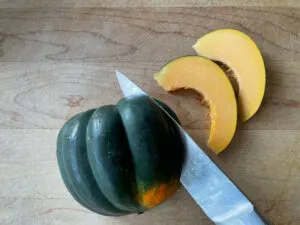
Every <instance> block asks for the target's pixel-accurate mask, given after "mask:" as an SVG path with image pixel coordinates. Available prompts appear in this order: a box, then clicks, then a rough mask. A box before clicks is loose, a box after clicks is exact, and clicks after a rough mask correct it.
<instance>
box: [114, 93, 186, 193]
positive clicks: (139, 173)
mask: <svg viewBox="0 0 300 225" xmlns="http://www.w3.org/2000/svg"><path fill="white" fill-rule="evenodd" d="M117 107H118V109H119V112H120V115H121V118H122V121H123V124H124V128H125V131H126V135H127V138H128V143H129V148H130V150H131V153H132V154H131V155H132V158H133V163H134V168H135V176H136V182H137V189H138V192H139V193H145V192H147V191H148V190H150V189H151V188H153V186H154V185H157V184H168V183H171V182H172V180H174V179H177V180H178V179H179V176H180V173H181V164H182V160H183V154H182V145H181V144H180V143H181V142H178V141H177V140H178V139H180V138H178V137H180V136H178V135H177V134H178V133H177V132H176V130H177V129H175V125H174V123H173V121H172V120H171V119H170V118H169V117H168V116H167V115H166V114H165V112H163V111H162V110H161V108H160V107H159V106H157V105H156V104H155V103H154V102H153V101H152V100H151V99H150V98H148V97H144V96H141V97H133V98H124V99H122V100H120V101H119V102H118V103H117ZM176 135H177V136H176Z"/></svg>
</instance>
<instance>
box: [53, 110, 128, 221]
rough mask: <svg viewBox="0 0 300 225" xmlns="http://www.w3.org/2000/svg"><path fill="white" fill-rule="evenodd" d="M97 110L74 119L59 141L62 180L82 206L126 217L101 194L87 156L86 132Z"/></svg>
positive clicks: (63, 129) (101, 212)
mask: <svg viewBox="0 0 300 225" xmlns="http://www.w3.org/2000/svg"><path fill="white" fill-rule="evenodd" d="M93 112H94V110H90V111H87V112H85V113H81V114H79V115H77V116H75V117H73V118H71V119H70V120H69V121H68V122H67V123H66V124H65V125H64V127H63V128H62V130H61V131H60V133H59V135H58V141H57V158H58V163H59V168H60V172H61V176H62V179H63V181H64V183H65V184H66V186H67V188H68V190H69V192H70V193H71V194H72V196H73V197H74V199H76V200H77V201H78V202H79V203H80V204H81V205H83V206H84V207H86V208H88V209H90V210H91V211H94V212H96V213H99V214H102V215H107V216H121V215H126V214H128V212H124V211H122V210H120V209H118V208H116V207H114V206H113V205H112V204H111V203H110V202H109V201H108V200H107V199H106V198H105V196H104V195H103V194H102V192H101V191H100V190H99V188H98V186H97V183H96V181H95V179H94V177H93V174H92V171H91V168H90V165H89V162H88V158H87V152H86V145H85V139H86V128H87V123H88V121H89V119H90V117H91V116H92V113H93Z"/></svg>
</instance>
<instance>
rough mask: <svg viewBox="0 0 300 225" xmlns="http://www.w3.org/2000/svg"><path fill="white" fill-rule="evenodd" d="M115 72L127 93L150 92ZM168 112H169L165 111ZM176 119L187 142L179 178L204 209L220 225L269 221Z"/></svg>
mask: <svg viewBox="0 0 300 225" xmlns="http://www.w3.org/2000/svg"><path fill="white" fill-rule="evenodd" d="M116 76H117V79H118V82H119V84H120V87H121V90H122V92H123V94H124V96H125V97H129V96H135V95H136V96H138V95H147V94H146V93H145V92H144V91H143V90H142V89H140V88H139V87H138V86H137V85H136V84H134V83H133V82H132V81H130V80H129V79H128V78H127V77H126V76H125V75H123V74H122V73H120V72H118V71H116ZM153 102H155V101H153ZM155 104H156V103H155ZM157 105H158V104H157ZM158 106H159V105H158ZM159 107H160V106H159ZM160 108H161V109H162V110H163V111H165V110H164V109H163V108H162V107H160ZM165 113H166V114H168V113H167V112H166V111H165ZM168 115H169V114H168ZM169 116H170V115H169ZM170 117H171V116H170ZM171 118H172V117H171ZM172 119H173V118H172ZM173 121H174V122H175V123H176V124H177V127H178V129H179V130H180V133H181V135H182V138H183V140H184V142H185V146H186V157H185V162H184V165H183V170H182V173H181V177H180V181H181V183H182V184H183V186H184V187H185V189H186V190H187V191H188V192H189V194H190V195H191V196H192V197H193V199H194V200H195V201H196V203H197V204H198V205H199V206H200V207H201V208H202V210H203V211H204V213H205V214H206V215H207V216H208V217H209V218H210V219H211V220H212V221H213V222H214V223H215V224H218V225H264V224H270V223H269V222H267V221H266V220H265V219H264V218H263V217H262V216H260V215H259V214H258V213H257V211H256V210H255V208H254V206H253V204H252V203H251V202H250V201H249V200H248V199H247V197H246V196H245V195H244V194H243V193H242V192H241V191H240V190H239V189H238V188H237V187H236V186H235V185H234V184H233V182H232V181H231V180H230V179H229V178H228V177H227V176H226V175H225V173H224V172H223V171H222V170H221V169H220V168H219V167H218V166H217V165H216V164H215V163H214V162H213V161H212V159H210V158H209V157H208V156H207V154H206V153H205V152H204V151H203V150H202V149H201V148H200V147H199V146H198V145H197V144H196V143H195V142H194V141H193V139H192V138H191V137H190V136H189V135H188V134H187V133H186V132H185V131H184V129H183V128H182V127H181V126H180V125H179V124H178V123H177V122H176V121H175V120H174V119H173Z"/></svg>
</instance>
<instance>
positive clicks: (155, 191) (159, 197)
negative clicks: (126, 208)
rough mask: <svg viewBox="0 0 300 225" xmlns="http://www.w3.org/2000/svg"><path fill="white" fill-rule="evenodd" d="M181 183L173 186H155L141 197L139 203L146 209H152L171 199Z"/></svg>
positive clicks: (172, 184) (175, 183)
mask: <svg viewBox="0 0 300 225" xmlns="http://www.w3.org/2000/svg"><path fill="white" fill-rule="evenodd" d="M178 187H179V182H178V181H176V182H172V183H171V184H159V185H155V186H153V187H152V188H151V189H149V190H147V191H146V192H145V193H143V194H142V195H141V196H140V197H139V202H140V203H141V204H142V205H143V206H144V207H146V208H148V209H151V208H153V207H155V206H156V205H158V204H160V203H162V202H163V201H165V200H167V199H168V198H170V197H171V196H172V195H173V194H174V193H175V192H176V190H177V189H178Z"/></svg>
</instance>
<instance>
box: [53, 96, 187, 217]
mask: <svg viewBox="0 0 300 225" xmlns="http://www.w3.org/2000/svg"><path fill="white" fill-rule="evenodd" d="M155 101H157V103H158V104H160V105H161V106H162V107H163V108H164V109H165V110H166V111H167V112H168V113H169V114H170V115H171V116H172V117H173V118H174V119H175V120H177V122H179V121H178V118H177V116H176V114H175V113H174V112H173V111H172V110H171V109H170V108H169V107H168V106H167V105H165V104H164V103H162V102H160V101H158V100H155ZM178 137H180V133H179V131H178V129H177V127H176V124H175V123H174V122H173V121H172V119H171V118H169V117H168V116H167V115H166V114H165V113H164V112H163V111H162V110H161V109H160V107H159V106H157V105H156V104H155V103H154V102H153V101H152V100H151V99H150V98H149V97H146V96H142V97H135V98H125V99H122V100H120V101H119V102H118V103H117V105H115V106H112V105H111V106H103V107H100V108H98V109H96V110H89V111H87V112H84V113H81V114H78V115H77V116H74V117H73V118H71V119H70V120H69V121H68V122H67V123H66V124H65V125H64V127H63V128H62V129H61V131H60V133H59V135H58V141H57V159H58V164H59V168H60V172H61V176H62V179H63V181H64V183H65V185H66V187H67V188H68V190H69V192H70V193H71V194H72V196H73V197H74V199H75V200H77V201H78V202H79V203H80V204H81V205H83V206H84V207H86V208H87V209H89V210H91V211H94V212H96V213H99V214H102V215H107V216H122V215H126V214H129V213H141V212H143V211H145V210H147V209H148V208H147V207H145V206H143V205H141V204H140V202H139V199H138V198H137V196H139V194H140V193H144V192H145V191H147V190H148V189H149V188H151V187H152V186H153V185H156V184H168V183H170V182H172V180H179V177H180V173H181V166H182V162H183V158H184V155H183V144H182V140H181V139H180V138H178ZM146 143H148V144H146Z"/></svg>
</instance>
